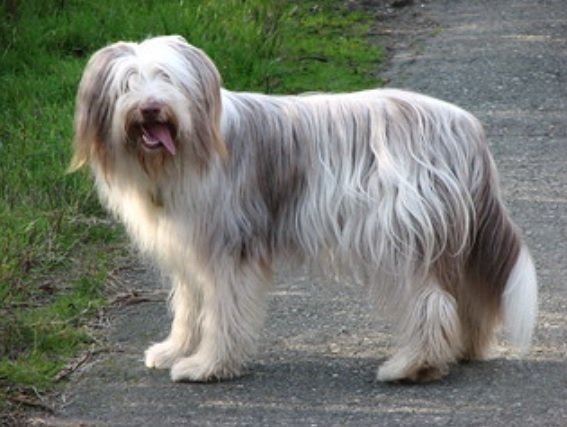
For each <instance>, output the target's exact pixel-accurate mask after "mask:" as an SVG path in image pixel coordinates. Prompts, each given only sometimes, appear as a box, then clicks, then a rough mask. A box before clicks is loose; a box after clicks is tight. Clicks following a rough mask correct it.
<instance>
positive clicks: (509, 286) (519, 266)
mask: <svg viewBox="0 0 567 427" xmlns="http://www.w3.org/2000/svg"><path fill="white" fill-rule="evenodd" d="M476 208H477V217H476V220H477V223H476V227H475V237H474V243H473V246H472V248H471V249H472V250H471V252H470V254H469V260H468V267H469V269H468V274H469V278H470V279H471V281H470V283H471V285H472V289H469V291H468V292H469V293H468V298H466V299H465V301H464V304H466V305H467V307H464V308H463V309H462V312H464V315H463V318H464V322H463V323H464V324H465V329H466V330H467V331H468V333H469V335H470V336H471V337H472V338H471V340H472V344H471V345H470V348H471V349H472V350H471V351H470V353H471V354H473V355H475V354H480V353H483V349H484V348H486V347H488V344H487V343H488V341H489V337H490V336H491V335H492V333H493V331H492V330H493V329H494V327H495V326H496V324H497V323H499V322H498V321H499V320H501V321H502V322H503V324H504V330H505V333H506V334H507V336H508V338H509V340H510V343H511V344H512V345H513V346H514V347H517V348H518V350H520V351H522V352H525V351H526V350H527V348H528V346H529V345H530V342H531V339H532V335H533V332H534V329H535V324H536V318H537V306H538V303H537V293H538V291H537V279H536V272H535V267H534V263H533V261H532V259H531V256H530V254H529V251H528V248H527V247H526V245H525V243H524V242H523V241H522V239H521V236H520V233H519V231H518V229H517V228H516V227H515V225H514V224H513V222H512V220H511V218H510V215H509V214H508V212H507V210H506V208H505V207H504V205H503V203H502V200H501V199H500V196H499V194H498V191H497V184H496V183H495V182H491V180H490V179H488V180H487V181H486V183H485V187H484V188H483V190H482V191H480V192H479V193H478V196H477V199H476ZM468 306H470V307H471V308H469V307H468Z"/></svg>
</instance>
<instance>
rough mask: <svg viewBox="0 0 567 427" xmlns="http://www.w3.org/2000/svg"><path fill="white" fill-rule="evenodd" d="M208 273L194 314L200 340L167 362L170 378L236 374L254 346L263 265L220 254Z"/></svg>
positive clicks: (264, 281)
mask: <svg viewBox="0 0 567 427" xmlns="http://www.w3.org/2000/svg"><path fill="white" fill-rule="evenodd" d="M209 274H210V283H207V286H204V287H203V302H202V307H201V313H200V316H199V328H200V336H201V340H200V342H199V345H198V346H197V348H196V349H195V351H194V353H193V354H192V355H190V356H189V357H184V358H181V359H179V360H177V361H176V362H175V364H174V365H173V366H172V368H171V378H172V379H173V380H174V381H209V380H220V379H229V378H233V377H236V376H238V375H240V374H241V370H242V367H243V365H244V364H245V363H246V362H247V361H248V360H249V358H250V357H251V356H252V355H253V353H254V352H255V350H256V341H257V338H258V335H259V333H260V328H261V326H262V324H263V321H264V317H265V312H266V309H265V306H266V294H267V290H268V286H267V285H268V281H269V279H270V276H271V271H270V269H269V267H268V264H267V263H266V262H261V261H257V262H252V261H250V260H247V261H245V262H242V261H238V260H234V259H232V258H226V259H224V260H223V261H222V262H218V263H217V265H215V266H213V271H211V272H210V273H209Z"/></svg>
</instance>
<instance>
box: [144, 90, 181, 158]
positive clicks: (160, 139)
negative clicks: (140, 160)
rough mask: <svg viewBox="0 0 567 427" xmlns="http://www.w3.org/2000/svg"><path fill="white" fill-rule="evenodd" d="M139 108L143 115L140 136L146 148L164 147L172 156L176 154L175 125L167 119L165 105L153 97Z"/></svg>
mask: <svg viewBox="0 0 567 427" xmlns="http://www.w3.org/2000/svg"><path fill="white" fill-rule="evenodd" d="M138 109H139V113H140V117H141V121H140V123H139V126H140V137H141V143H142V144H143V146H144V148H146V149H148V150H156V149H160V148H162V147H163V148H165V149H166V150H167V151H168V152H169V153H170V154H171V155H172V156H173V155H175V153H176V152H177V148H176V146H175V141H174V135H175V126H174V125H173V124H172V123H171V121H169V120H167V114H166V113H165V105H164V104H163V103H161V102H160V101H156V100H154V99H151V100H148V101H145V102H143V103H141V104H140V106H139V107H138Z"/></svg>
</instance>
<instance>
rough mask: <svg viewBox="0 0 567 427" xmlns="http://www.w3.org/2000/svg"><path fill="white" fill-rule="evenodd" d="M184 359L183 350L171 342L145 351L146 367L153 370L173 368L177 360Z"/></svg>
mask: <svg viewBox="0 0 567 427" xmlns="http://www.w3.org/2000/svg"><path fill="white" fill-rule="evenodd" d="M181 357H183V349H182V348H180V346H179V345H175V343H173V342H172V341H171V340H165V341H163V342H160V343H157V344H154V345H152V346H151V347H149V348H148V349H147V350H146V351H145V359H144V362H145V364H146V367H148V368H153V369H167V368H171V367H172V366H173V364H174V363H175V361H176V360H178V359H180V358H181Z"/></svg>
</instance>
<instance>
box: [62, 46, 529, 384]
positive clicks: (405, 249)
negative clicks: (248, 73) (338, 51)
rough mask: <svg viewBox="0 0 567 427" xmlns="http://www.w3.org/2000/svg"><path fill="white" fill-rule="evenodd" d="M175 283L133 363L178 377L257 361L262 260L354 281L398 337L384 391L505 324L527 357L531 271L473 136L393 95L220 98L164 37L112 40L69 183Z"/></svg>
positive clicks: (85, 93)
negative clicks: (160, 332)
mask: <svg viewBox="0 0 567 427" xmlns="http://www.w3.org/2000/svg"><path fill="white" fill-rule="evenodd" d="M85 164H90V166H91V168H92V171H93V174H94V179H95V181H96V188H97V190H98V193H99V196H100V199H101V201H102V203H103V204H104V205H105V206H106V207H107V208H108V209H109V210H110V211H111V212H112V213H114V214H115V215H116V216H117V217H118V218H119V219H120V220H121V221H122V222H123V223H124V225H125V227H126V229H127V230H128V232H129V234H130V236H131V237H132V239H133V240H134V242H135V243H136V245H137V246H138V247H139V249H140V250H141V252H142V253H143V254H145V255H146V256H149V257H150V258H151V259H152V260H154V261H155V262H156V263H157V265H158V267H159V268H160V270H161V271H162V272H163V273H164V274H166V275H167V276H168V278H169V279H170V280H171V282H172V285H173V290H172V293H171V308H172V311H173V323H172V326H171V332H170V334H169V336H168V337H167V339H166V340H165V341H163V342H161V343H158V344H155V345H153V346H151V347H150V348H149V349H148V350H147V351H146V353H145V363H146V365H147V366H148V367H150V368H170V369H171V377H172V379H173V380H174V381H183V380H186V381H207V380H210V379H213V378H215V379H223V378H231V377H234V376H237V375H239V374H240V373H241V371H242V368H243V366H244V364H245V362H246V361H248V360H249V359H250V357H251V356H252V354H253V353H254V349H255V344H256V341H257V338H258V335H259V331H260V329H261V326H262V322H263V320H264V315H265V311H266V296H267V293H268V291H269V289H270V287H269V282H270V279H271V275H272V260H273V259H274V257H276V256H283V257H285V258H286V259H295V260H298V259H299V260H315V261H317V262H323V263H328V264H324V265H332V266H333V268H334V269H338V270H339V271H340V272H341V273H342V274H343V277H347V278H348V277H350V278H356V279H358V280H362V281H363V282H364V283H365V284H366V285H367V287H368V289H369V293H370V295H372V297H373V301H374V302H375V306H376V309H377V310H381V312H382V313H386V314H389V316H390V318H391V319H392V321H393V322H394V324H395V325H396V327H397V339H398V344H399V349H398V350H397V352H396V353H395V354H394V355H393V356H392V357H391V358H390V359H389V360H388V361H386V362H385V363H384V364H383V365H382V366H381V367H380V369H379V370H378V379H379V380H381V381H396V380H409V381H429V380H433V379H437V378H440V377H441V376H443V375H445V374H446V373H447V372H448V369H449V366H450V365H451V364H452V363H454V362H457V361H460V360H470V359H479V358H483V357H484V356H485V355H486V353H487V350H488V349H489V346H490V344H491V342H492V341H493V339H494V336H495V331H496V329H497V327H498V325H499V324H500V323H501V321H503V323H504V326H505V327H506V328H507V330H508V332H509V335H510V337H511V340H512V342H513V343H515V344H517V345H519V346H523V347H525V346H527V345H528V344H529V342H530V339H531V336H532V332H533V328H534V324H535V319H536V312H537V285H536V275H535V270H534V265H533V262H532V260H531V258H530V255H529V253H528V249H527V248H526V246H525V244H524V243H523V242H522V240H521V238H520V235H519V232H518V230H517V229H516V228H515V226H514V225H513V223H512V222H511V220H510V217H509V215H508V213H507V211H506V209H505V208H504V206H503V203H502V198H501V195H500V193H499V187H498V183H497V174H496V170H495V166H494V163H493V160H492V158H491V155H490V153H489V150H488V147H487V144H486V141H485V137H484V133H483V129H482V127H481V125H480V124H479V122H478V121H477V120H476V119H475V118H474V117H473V116H472V115H471V114H469V113H467V112H465V111H463V110H461V109H459V108H458V107H456V106H453V105H451V104H448V103H445V102H442V101H439V100H437V99H433V98H429V97H426V96H423V95H419V94H416V93H411V92H405V91H400V90H390V89H386V90H370V91H364V92H357V93H348V94H310V95H304V96H266V95H261V94H252V93H237V92H231V91H228V90H225V89H223V88H221V80H220V77H219V73H218V71H217V69H216V68H215V66H214V64H213V63H212V62H211V60H210V59H209V58H208V57H207V56H206V55H205V53H203V52H202V51H201V50H199V49H197V48H195V47H193V46H191V45H189V44H188V43H187V42H186V41H185V40H184V39H183V38H181V37H176V36H168V37H156V38H152V39H148V40H145V41H143V42H142V43H139V44H137V43H124V42H119V43H116V44H112V45H110V46H108V47H105V48H103V49H101V50H99V51H98V52H96V53H95V54H94V55H93V56H92V58H91V59H90V61H89V63H88V65H87V67H86V70H85V72H84V74H83V77H82V80H81V83H80V86H79V91H78V96H77V105H76V113H75V140H74V157H73V159H72V162H71V166H70V169H71V170H76V169H78V168H80V167H82V166H83V165H85Z"/></svg>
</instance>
